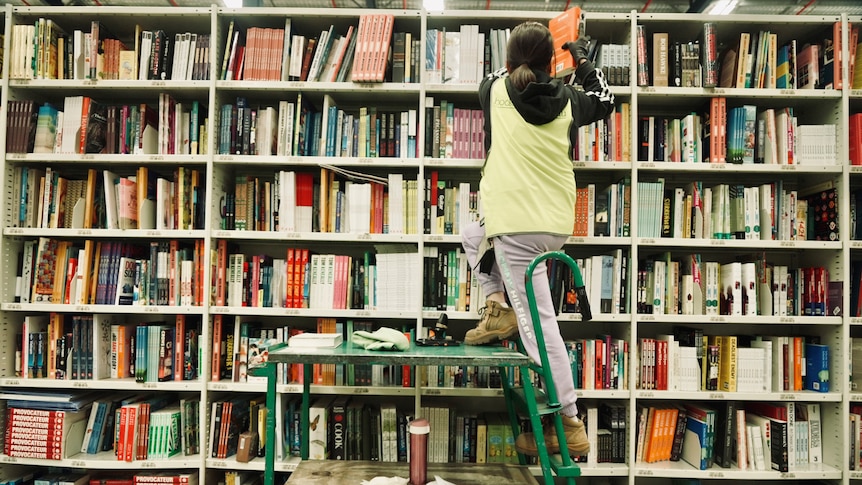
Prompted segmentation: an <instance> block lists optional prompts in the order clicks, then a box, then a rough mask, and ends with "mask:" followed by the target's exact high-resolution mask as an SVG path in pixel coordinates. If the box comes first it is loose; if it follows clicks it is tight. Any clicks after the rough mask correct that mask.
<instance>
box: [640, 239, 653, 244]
mask: <svg viewBox="0 0 862 485" xmlns="http://www.w3.org/2000/svg"><path fill="white" fill-rule="evenodd" d="M641 243H642V244H655V239H653V238H651V237H647V238H643V239H641Z"/></svg>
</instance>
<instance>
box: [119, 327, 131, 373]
mask: <svg viewBox="0 0 862 485" xmlns="http://www.w3.org/2000/svg"><path fill="white" fill-rule="evenodd" d="M126 329H127V327H126V326H125V325H120V326H118V327H117V378H119V379H124V378H126V377H131V376H130V375H129V353H130V350H131V349H130V348H129V344H130V342H129V338H128V336H127V335H126Z"/></svg>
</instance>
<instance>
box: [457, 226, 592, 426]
mask: <svg viewBox="0 0 862 485" xmlns="http://www.w3.org/2000/svg"><path fill="white" fill-rule="evenodd" d="M483 239H485V227H484V226H483V225H481V224H480V223H479V222H473V223H471V224H469V225H468V226H467V227H465V228H462V230H461V243H462V245H463V246H464V254H466V255H467V261H468V263H469V264H470V267H471V268H473V271H474V274H475V275H476V277H477V279H478V280H479V284H480V285H482V291H483V292H484V294H485V295H490V294H491V293H495V292H498V291H503V292H505V293H506V294H507V295H508V296H509V303H510V304H511V306H512V308H513V309H514V310H515V315H516V316H517V318H518V331H519V333H520V335H521V342H522V343H523V345H524V349H525V350H526V351H527V355H528V356H529V357H530V358H531V359H533V360H534V361H535V362H540V359H541V357H540V356H539V348H538V345H537V343H536V337H535V334H534V332H533V320H532V317H531V316H530V305H529V303H528V302H527V291H526V281H525V276H526V274H527V266H529V264H530V263H531V262H532V261H533V259H535V257H536V256H538V255H540V254H542V253H544V252H547V251H556V250H559V249H560V248H562V247H563V244H565V242H566V239H567V238H566V236H558V235H555V234H513V235H508V236H497V237H494V238H493V243H494V256H495V258H496V264H495V265H494V266H493V268H492V270H491V273H490V274H486V273H482V272H480V271H478V268H477V265H478V263H479V257H480V255H479V254H478V252H479V245H480V244H481V242H482V240H483ZM546 268H547V267H546V265H545V262H544V261H542V263H540V264H539V265H537V266H536V268H535V269H534V270H533V292H534V293H535V298H536V308H537V309H538V310H539V316H540V319H541V322H542V333H543V335H544V338H545V352H547V354H548V362H549V364H550V367H551V375H552V376H553V380H554V386H555V387H556V388H557V397H558V398H559V400H560V403H562V405H563V408H562V411H561V412H562V414H564V415H566V416H576V415H577V414H578V407H577V405H576V404H575V402H576V401H577V399H578V397H577V395H576V394H575V384H574V380H573V379H572V366H571V363H570V361H569V354H568V351H567V350H566V346H565V343H564V342H563V337H562V335H561V334H560V326H559V324H558V323H557V313H556V311H555V309H554V304H553V301H552V300H551V289H550V286H549V284H548V275H547V269H546Z"/></svg>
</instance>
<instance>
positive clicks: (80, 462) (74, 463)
mask: <svg viewBox="0 0 862 485" xmlns="http://www.w3.org/2000/svg"><path fill="white" fill-rule="evenodd" d="M69 465H70V466H73V467H81V468H83V467H85V466H87V462H86V461H84V460H72V462H71V463H69Z"/></svg>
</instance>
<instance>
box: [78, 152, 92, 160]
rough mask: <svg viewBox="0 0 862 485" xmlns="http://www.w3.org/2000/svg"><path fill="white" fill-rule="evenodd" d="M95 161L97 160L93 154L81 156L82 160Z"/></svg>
mask: <svg viewBox="0 0 862 485" xmlns="http://www.w3.org/2000/svg"><path fill="white" fill-rule="evenodd" d="M94 159H95V157H94V156H93V154H92V153H85V154H83V155H81V160H94Z"/></svg>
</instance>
